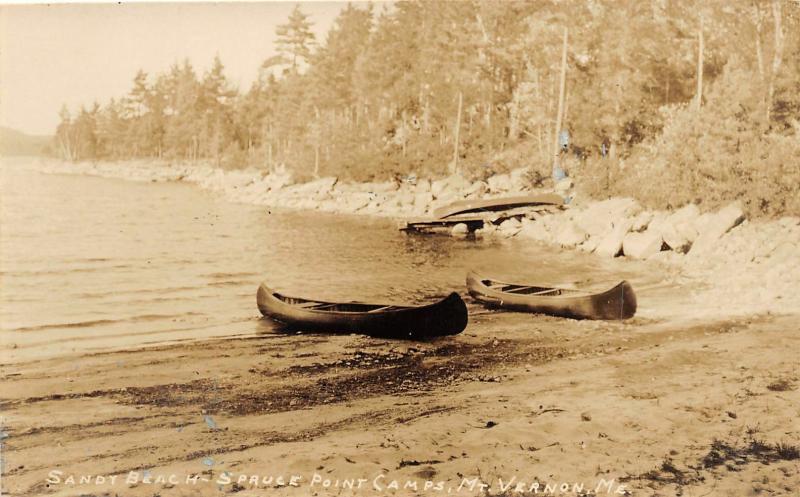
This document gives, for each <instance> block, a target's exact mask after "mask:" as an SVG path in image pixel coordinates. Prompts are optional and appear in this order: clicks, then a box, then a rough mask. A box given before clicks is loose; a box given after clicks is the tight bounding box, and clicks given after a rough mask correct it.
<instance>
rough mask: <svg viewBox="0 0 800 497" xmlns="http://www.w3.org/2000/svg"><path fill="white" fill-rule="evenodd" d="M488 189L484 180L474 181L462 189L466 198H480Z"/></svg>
mask: <svg viewBox="0 0 800 497" xmlns="http://www.w3.org/2000/svg"><path fill="white" fill-rule="evenodd" d="M488 189H489V185H487V184H486V182H485V181H476V182H475V183H472V185H471V186H470V187H469V188H467V189H466V190H465V191H464V196H465V197H467V198H481V197H482V196H483V195H484V194H485V193H486V191H487V190H488Z"/></svg>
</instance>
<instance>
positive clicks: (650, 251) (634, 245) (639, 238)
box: [622, 230, 664, 259]
mask: <svg viewBox="0 0 800 497" xmlns="http://www.w3.org/2000/svg"><path fill="white" fill-rule="evenodd" d="M663 243H664V241H663V240H662V238H661V234H660V233H658V232H657V231H649V230H648V231H645V232H643V233H637V232H633V231H632V232H630V233H628V234H627V235H625V239H624V240H622V252H623V253H624V254H625V256H626V257H631V258H633V259H647V258H648V257H650V256H652V255H654V254H656V253H658V252H660V251H661V246H662V244H663Z"/></svg>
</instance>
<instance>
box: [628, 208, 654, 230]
mask: <svg viewBox="0 0 800 497" xmlns="http://www.w3.org/2000/svg"><path fill="white" fill-rule="evenodd" d="M654 216H655V215H654V214H653V213H652V212H650V211H642V212H640V213H639V214H637V215H636V216H634V218H633V220H632V221H633V224H631V231H639V232H641V231H644V230H646V229H647V227H648V226H649V225H650V222H651V221H652V220H653V217H654Z"/></svg>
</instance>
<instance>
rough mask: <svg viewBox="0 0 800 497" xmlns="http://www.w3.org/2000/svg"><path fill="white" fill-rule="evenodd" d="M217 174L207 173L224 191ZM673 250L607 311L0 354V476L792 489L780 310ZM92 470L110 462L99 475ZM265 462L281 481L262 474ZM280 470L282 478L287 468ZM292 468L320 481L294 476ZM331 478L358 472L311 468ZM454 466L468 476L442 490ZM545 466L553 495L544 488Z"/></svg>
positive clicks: (212, 484) (47, 489)
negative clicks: (1, 435)
mask: <svg viewBox="0 0 800 497" xmlns="http://www.w3.org/2000/svg"><path fill="white" fill-rule="evenodd" d="M114 171H115V170H112V169H109V170H101V171H95V173H98V172H104V173H108V174H110V173H111V172H114ZM73 172H75V171H74V170H73ZM148 174H149V173H148ZM211 175H213V176H216V175H217V173H211ZM198 176H199V175H198ZM221 176H222V178H225V177H226V175H225V174H222V175H221ZM146 177H150V176H147V175H146V174H145V173H141V178H146ZM142 181H150V180H149V179H143V180H142ZM213 181H216V180H213ZM213 181H211V180H209V184H210V183H212V182H213ZM245 187H246V185H245ZM301 188H302V187H301ZM207 189H208V188H207ZM239 190H240V188H234V189H232V190H230V191H229V192H227V193H226V192H225V191H224V190H222V189H220V190H218V191H220V192H222V193H225V194H226V195H228V196H232V197H237V196H238V193H239ZM602 205H606V204H602ZM571 209H572V208H570V209H567V210H564V211H562V212H560V213H558V214H556V215H554V216H553V218H555V217H558V219H559V223H565V222H567V220H568V219H569V220H571V221H572V222H575V223H577V222H578V221H577V220H576V214H578V213H585V212H590V211H588V209H584V208H580V209H578V208H576V209H574V210H571ZM568 216H571V217H568ZM587 217H590V216H588V215H587ZM541 221H542V220H541V219H538V220H535V221H532V223H538V222H541ZM521 224H525V223H521ZM554 224H556V225H558V226H560V224H558V223H554ZM748 226H749V227H750V228H748ZM753 226H756V227H757V228H758V230H757V231H755V232H754V233H755V235H758V236H762V235H761V231H760V230H763V229H764V226H763V225H762V224H761V223H743V224H740V225H739V226H737V227H736V228H734V229H732V230H731V231H730V232H729V233H727V234H725V235H723V236H722V237H720V240H722V242H720V243H722V244H724V246H726V247H727V246H730V245H731V244H732V243H734V242H735V241H736V240H739V239H745V238H746V236H749V235H748V233H750V231H749V230H750V229H752V227H753ZM745 228H747V229H745ZM525 229H526V228H524V227H521V228H520V229H519V230H518V232H517V233H516V235H515V236H511V237H505V236H502V232H503V231H505V230H508V228H499V229H498V231H500V232H501V233H499V234H498V236H497V238H500V239H502V240H508V242H507V243H509V248H510V250H512V251H513V249H514V247H518V245H514V244H517V243H543V242H542V241H534V240H529V239H527V238H520V236H519V234H520V233H521V232H523V230H525ZM527 229H528V230H531V229H532V228H527ZM781 229H783V228H781ZM755 235H754V236H755ZM784 238H785V237H784ZM515 240H521V241H515ZM584 241H585V240H584ZM784 241H785V240H784ZM476 243H482V242H481V241H479V240H476ZM504 243H505V242H504ZM580 255H581V256H582V257H587V258H588V257H590V256H589V255H587V254H585V253H581V254H580ZM598 257H599V256H598ZM675 257H676V258H677V261H678V263H672V264H669V265H664V261H662V262H658V261H657V260H656V261H653V260H644V261H638V260H637V261H630V262H625V263H624V264H630V266H629V267H630V268H636V271H635V274H639V276H640V277H639V278H637V281H638V282H639V283H640V284H641V285H642V286H641V287H640V289H639V290H640V291H639V295H640V296H641V302H642V303H645V302H646V306H647V310H646V311H645V312H642V313H641V315H640V316H637V317H634V318H632V319H629V320H625V321H574V320H565V319H559V318H553V317H549V316H535V317H533V316H532V317H531V319H520V315H519V314H515V313H506V312H481V313H476V314H474V315H472V316H470V319H471V321H473V322H474V324H475V325H476V326H475V327H473V328H468V329H467V330H465V331H464V332H463V333H462V334H460V335H457V336H455V337H445V338H442V339H439V340H432V341H427V342H398V341H393V340H381V339H372V338H368V337H363V336H358V335H333V336H329V335H317V334H310V333H308V334H300V335H289V334H272V333H266V334H256V335H254V336H232V337H227V338H221V339H200V340H190V341H176V342H174V343H163V344H160V345H158V346H147V347H132V348H131V347H128V348H125V349H121V350H107V351H85V350H79V351H76V353H74V354H70V355H64V356H55V357H50V358H43V359H40V360H35V361H32V362H24V363H19V364H5V365H0V377H2V378H3V380H4V385H5V386H6V389H5V390H4V395H3V396H2V399H0V403H1V404H2V407H3V412H4V419H3V425H4V426H3V430H4V432H5V433H6V436H7V438H6V439H5V440H4V441H3V443H4V447H3V448H4V449H5V450H4V454H3V455H4V458H5V460H4V463H5V464H4V474H3V477H4V478H3V487H4V488H3V490H4V491H5V493H6V494H9V495H12V496H28V495H31V496H33V495H36V496H40V495H50V496H61V497H76V496H78V495H90V496H96V497H100V496H102V495H120V496H125V497H152V496H153V495H154V494H158V495H161V496H163V497H168V496H183V495H197V496H207V497H211V496H218V495H223V494H224V495H241V496H245V495H268V494H269V495H281V496H298V497H300V496H306V495H309V494H312V493H313V494H315V495H318V496H320V497H327V496H333V495H341V496H353V497H356V496H368V495H398V496H399V495H403V496H416V495H420V496H421V495H437V494H442V495H444V494H448V495H464V496H469V497H472V496H476V497H478V496H480V497H488V496H492V497H511V496H520V497H525V496H528V495H565V496H573V497H577V496H578V495H593V494H594V495H597V496H599V495H619V494H621V493H624V492H626V491H627V492H628V494H629V495H634V496H655V495H679V494H680V495H717V494H719V495H739V494H744V493H750V492H753V493H760V492H771V493H773V494H775V495H790V492H791V491H792V490H793V489H795V488H798V486H800V471H798V468H797V460H798V459H797V458H798V457H800V456H798V452H797V451H798V447H800V433H799V432H798V430H795V429H792V428H791V427H792V426H793V424H792V423H793V421H794V420H795V419H796V411H797V402H796V401H795V400H793V399H794V397H796V390H797V388H798V382H800V378H798V373H797V366H796V355H797V354H796V350H797V347H798V343H799V341H800V337H799V336H798V335H797V334H796V333H794V330H795V329H796V328H797V324H798V317H800V316H799V315H798V313H797V309H798V308H797V307H794V308H788V307H787V312H786V313H785V314H786V315H777V314H778V313H780V312H781V311H780V308H779V307H777V306H775V299H771V298H770V299H767V300H765V302H766V305H764V306H763V307H764V308H767V309H768V311H765V312H761V311H759V310H758V309H759V306H758V305H755V306H738V305H737V304H736V303H735V301H734V298H733V297H720V292H731V293H736V295H740V296H742V298H745V297H746V298H749V299H751V300H752V299H753V297H754V296H757V295H758V292H760V291H762V290H763V289H764V288H765V287H766V283H763V282H762V283H761V284H760V285H757V286H754V287H752V288H749V289H748V288H740V287H738V286H736V285H738V284H739V282H741V281H746V279H747V278H755V277H758V278H761V279H764V278H766V277H768V273H769V271H761V272H756V271H753V270H747V271H740V272H738V273H737V272H732V273H730V274H727V273H726V274H723V275H719V274H716V275H715V274H711V275H710V277H709V276H702V273H699V272H698V273H695V274H696V275H701V276H702V277H704V278H708V281H712V282H713V281H717V282H720V281H723V282H724V281H728V287H725V286H711V287H709V288H703V289H698V288H696V285H697V283H698V282H699V281H700V279H701V276H695V277H693V278H692V279H683V277H682V276H679V277H678V281H676V282H675V283H676V284H675V285H674V286H672V285H666V286H664V285H659V284H658V283H659V282H662V281H663V280H664V279H665V278H667V279H669V278H673V277H674V276H675V273H676V270H677V269H680V268H682V267H684V264H680V261H693V260H696V259H694V258H693V257H692V255H691V252H690V253H689V255H681V256H678V255H676V256H675ZM597 260H598V262H602V261H603V260H602V259H599V258H598V259H597ZM769 260H770V258H769V257H768V258H766V259H765V261H769ZM620 264H623V263H622V262H621V263H620ZM650 267H652V269H653V270H652V271H650V272H647V271H645V272H642V271H640V269H642V268H644V269H646V268H650ZM687 267H690V266H687ZM697 267H698V268H699V267H701V266H700V265H698V266H697ZM753 267H761V268H763V267H766V264H765V262H760V263H759V265H755V266H753ZM745 269H747V268H745ZM779 269H781V270H783V271H785V272H786V273H787V274H789V275H790V276H791V275H792V274H794V273H793V272H792V271H789V270H787V269H786V268H785V267H783V266H779ZM626 271H627V270H626ZM681 271H683V269H681ZM687 271H688V270H687ZM632 274H633V273H632ZM781 277H782V279H781V281H790V279H789V278H790V277H784V276H783V275H781ZM765 295H767V296H769V294H765ZM778 300H781V299H778ZM785 302H789V303H791V302H793V301H792V300H791V299H787V300H786V301H785ZM785 302H784V303H785ZM734 306H735V307H734ZM642 310H644V309H643V308H642ZM790 311H791V312H790ZM654 312H655V313H656V314H657V316H655V315H654V314H653V313H654ZM739 314H748V316H745V317H741V316H739ZM523 317H524V316H523ZM792 392H795V393H794V394H793V393H792ZM787 427H788V428H787ZM54 471H55V472H59V471H60V472H61V473H54ZM131 472H133V473H134V475H135V478H132V479H131V480H128V478H129V476H130V475H131ZM146 474H147V475H150V476H149V477H148V478H149V479H148V480H147V481H145V475H146ZM56 475H57V476H58V478H56V477H55V476H56ZM111 475H119V476H118V477H117V478H116V481H113V482H112V481H109V477H110V476H111ZM173 475H174V477H173ZM243 475H244V476H245V479H243V480H241V481H240V478H241V477H242V476H243ZM279 475H283V476H284V482H283V485H280V484H279V483H278V482H277V481H276V480H275V479H273V480H269V478H270V476H273V477H275V478H277V477H278V476H279ZM295 475H299V476H300V477H301V479H300V480H299V486H297V487H295V486H292V485H289V484H288V481H290V478H291V476H295ZM314 475H319V476H320V477H321V478H322V479H323V482H324V481H325V480H326V479H328V480H330V481H331V482H332V483H331V484H330V486H328V487H325V486H324V484H323V483H322V482H317V483H315V485H314V486H313V487H312V486H311V482H312V481H316V480H315V477H314ZM380 475H384V477H382V478H379V479H378V485H379V487H380V489H379V490H376V489H374V488H373V482H374V481H375V479H376V478H378V477H379V476H380ZM99 476H102V477H103V478H98V477H99ZM254 476H256V477H257V478H256V480H252V478H253V477H254ZM69 477H72V478H73V479H72V480H71V482H74V484H73V483H70V482H68V480H67V479H68V478H69ZM81 478H84V479H85V481H86V482H88V483H83V484H81V483H80V481H81ZM512 478H514V484H513V485H512V486H511V487H508V486H507V485H508V483H509V482H510V481H511V479H512ZM353 479H355V480H358V479H366V480H367V482H366V483H365V484H363V485H362V487H361V488H343V487H344V485H339V486H337V485H336V484H335V483H333V482H335V481H337V480H338V481H339V482H343V481H345V480H353ZM464 479H467V480H468V481H469V482H471V481H474V482H475V485H474V486H471V485H470V484H468V488H462V489H461V490H460V491H456V489H457V488H459V485H460V484H462V482H463V481H464ZM501 480H502V483H501ZM394 481H397V482H398V485H399V488H398V489H396V490H395V489H393V488H391V487H390V484H391V483H392V482H394ZM187 482H188V483H187ZM406 482H412V483H410V484H409V485H412V484H413V483H414V482H416V484H417V488H416V489H414V488H405V485H406ZM427 482H432V483H431V485H433V486H434V488H428V489H426V488H425V485H426V483H427ZM439 482H442V488H443V490H442V491H441V492H439V491H438V490H436V487H438V485H439ZM608 482H613V483H612V484H611V486H610V487H609V486H608ZM537 483H538V487H535V485H536V484H537ZM555 483H558V484H559V491H556V492H552V493H545V490H546V488H547V487H546V485H547V484H555ZM564 483H567V484H569V488H567V490H566V491H561V490H560V488H561V485H562V484H564ZM484 484H485V485H486V486H485V487H484V486H482V485H484ZM518 484H522V486H521V487H518ZM581 485H583V486H582V488H581ZM598 485H602V486H600V487H599V491H598ZM364 487H367V488H364ZM450 488H452V489H453V492H448V489H450ZM518 488H519V489H518ZM551 488H552V487H551ZM586 491H591V492H593V493H588V494H587V493H586ZM615 492H620V493H615Z"/></svg>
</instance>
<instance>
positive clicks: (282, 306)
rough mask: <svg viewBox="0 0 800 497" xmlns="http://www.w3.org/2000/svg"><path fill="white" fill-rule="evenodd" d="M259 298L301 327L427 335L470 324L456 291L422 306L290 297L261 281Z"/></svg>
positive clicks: (275, 315) (277, 316)
mask: <svg viewBox="0 0 800 497" xmlns="http://www.w3.org/2000/svg"><path fill="white" fill-rule="evenodd" d="M256 301H257V303H258V309H259V310H260V311H261V313H262V314H263V315H264V316H267V317H269V318H271V319H273V320H275V321H278V322H280V323H283V324H285V325H287V326H288V327H290V328H292V329H297V330H302V331H318V332H325V333H360V334H364V335H369V336H372V337H378V338H401V339H425V338H432V337H439V336H447V335H457V334H458V333H461V332H462V331H464V328H466V327H467V306H466V305H465V304H464V301H463V300H462V299H461V297H460V296H459V295H458V294H457V293H455V292H453V293H451V294H450V295H449V296H447V297H445V298H444V299H442V300H440V301H438V302H434V303H433V304H429V305H422V306H410V305H391V304H367V303H362V302H325V301H322V300H310V299H305V298H300V297H288V296H286V295H283V294H280V293H278V292H276V291H275V290H272V289H271V288H269V287H268V286H267V285H266V284H264V283H262V284H261V286H259V287H258V293H257V296H256Z"/></svg>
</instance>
